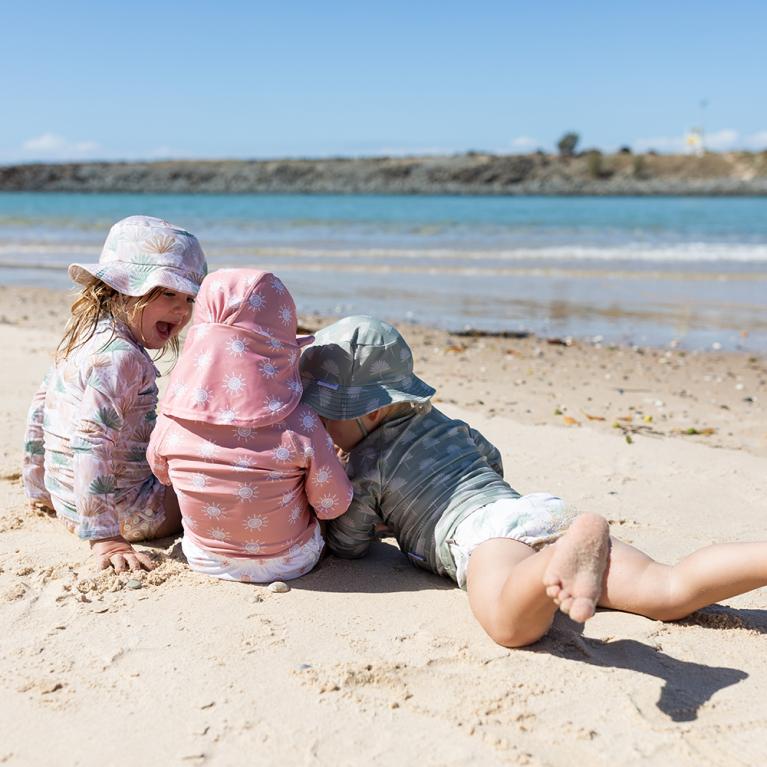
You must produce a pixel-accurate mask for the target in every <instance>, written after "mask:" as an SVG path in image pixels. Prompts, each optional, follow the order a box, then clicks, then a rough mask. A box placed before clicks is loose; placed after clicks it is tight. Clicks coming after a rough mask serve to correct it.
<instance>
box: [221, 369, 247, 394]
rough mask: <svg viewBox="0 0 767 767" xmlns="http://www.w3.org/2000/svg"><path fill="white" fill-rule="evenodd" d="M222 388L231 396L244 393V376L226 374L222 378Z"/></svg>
mask: <svg viewBox="0 0 767 767" xmlns="http://www.w3.org/2000/svg"><path fill="white" fill-rule="evenodd" d="M224 386H225V387H226V389H227V391H229V392H231V393H232V394H241V393H242V392H244V391H245V376H243V375H242V374H240V373H228V374H227V375H225V376H224Z"/></svg>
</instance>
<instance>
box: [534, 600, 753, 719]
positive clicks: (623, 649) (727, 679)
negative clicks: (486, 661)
mask: <svg viewBox="0 0 767 767" xmlns="http://www.w3.org/2000/svg"><path fill="white" fill-rule="evenodd" d="M709 609H712V610H713V611H715V612H716V613H720V612H721V611H724V610H727V611H728V612H730V613H733V614H734V616H735V617H737V616H738V613H752V614H754V615H755V616H756V617H758V618H760V619H761V621H762V622H764V621H765V619H767V616H766V615H765V614H764V611H759V610H751V611H748V610H746V611H737V610H729V609H728V608H723V607H720V606H719V605H717V606H715V607H714V608H709ZM702 612H704V611H699V612H698V613H695V615H696V616H699V615H700V613H702ZM690 620H691V618H690V619H687V622H689V621H690ZM696 625H705V624H696ZM719 628H722V626H721V625H720V626H719ZM756 630H759V629H756ZM581 631H582V626H580V625H579V624H577V623H573V622H572V621H570V620H568V619H567V618H565V617H564V616H558V617H557V620H556V621H555V624H554V627H553V628H552V629H551V631H550V632H549V634H548V635H547V636H545V637H544V638H543V639H542V640H541V641H540V642H538V643H537V644H535V645H534V646H533V647H531V648H530V651H532V652H547V653H551V654H553V655H557V656H559V657H561V658H567V659H568V660H573V661H576V662H579V663H588V664H591V665H593V666H601V667H603V668H621V669H627V670H630V671H636V672H638V673H640V674H648V675H650V676H654V677H657V678H658V679H661V680H663V687H662V688H661V692H660V697H659V699H658V701H657V703H656V705H657V707H658V709H660V711H661V712H663V713H664V714H665V715H666V716H668V717H669V718H670V719H671V720H673V721H674V722H691V721H694V720H695V719H697V716H698V711H699V709H700V708H701V706H703V705H704V704H705V703H706V702H708V701H709V700H710V699H711V697H712V696H713V695H714V694H715V693H717V692H718V691H719V690H722V689H724V688H725V687H730V686H732V685H734V684H738V682H742V681H743V680H744V679H747V678H748V674H747V673H746V672H745V671H742V670H740V669H737V668H728V667H726V666H707V665H704V664H702V663H694V662H691V661H684V660H678V659H677V658H673V657H672V656H671V655H668V654H666V653H664V652H661V651H660V650H658V649H656V648H654V647H651V646H650V645H647V644H644V643H643V642H639V641H637V640H636V639H617V640H611V641H603V640H601V639H593V638H589V637H584V636H582V635H581Z"/></svg>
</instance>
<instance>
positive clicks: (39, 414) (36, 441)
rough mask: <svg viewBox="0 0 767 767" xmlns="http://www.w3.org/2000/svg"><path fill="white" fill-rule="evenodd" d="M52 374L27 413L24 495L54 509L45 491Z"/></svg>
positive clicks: (48, 375)
mask: <svg viewBox="0 0 767 767" xmlns="http://www.w3.org/2000/svg"><path fill="white" fill-rule="evenodd" d="M50 376H51V372H50V371H48V373H47V374H46V376H45V378H44V379H43V382H42V383H41V384H40V386H39V388H38V389H37V391H36V392H35V395H34V397H32V404H31V405H30V406H29V412H28V413H27V425H26V430H25V432H24V459H23V463H22V477H23V480H24V493H25V495H26V496H27V498H29V500H30V501H33V502H35V503H40V504H44V505H46V506H49V507H51V508H52V507H53V504H52V503H51V496H50V494H49V493H48V491H47V490H46V489H45V467H44V461H45V437H44V432H43V420H44V417H45V395H46V393H47V390H48V381H49V380H50Z"/></svg>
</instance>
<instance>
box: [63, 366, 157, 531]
mask: <svg viewBox="0 0 767 767" xmlns="http://www.w3.org/2000/svg"><path fill="white" fill-rule="evenodd" d="M143 372H144V371H143V367H142V364H141V363H140V362H139V361H138V360H136V359H135V356H134V355H133V353H132V352H127V353H126V352H123V351H115V352H112V353H111V354H110V355H109V364H101V365H99V366H98V367H96V366H94V367H92V368H91V370H90V371H84V375H87V384H86V386H85V389H84V391H83V396H82V400H81V402H80V408H79V412H78V413H77V416H76V422H75V423H74V424H73V433H72V438H71V446H72V452H73V460H72V472H73V478H74V493H75V499H76V508H75V515H74V519H72V520H71V521H72V523H73V525H74V531H75V532H76V533H77V535H78V536H79V537H80V538H82V539H85V540H90V541H97V540H101V539H107V538H110V539H114V538H120V537H121V532H120V518H119V513H118V508H117V505H116V494H117V492H118V490H119V488H118V483H119V479H118V476H119V470H120V468H121V467H120V466H118V465H117V463H116V461H115V450H116V448H117V445H118V444H119V443H121V442H122V441H123V440H124V439H125V436H126V435H125V434H124V433H123V430H124V429H125V428H127V426H126V416H127V415H128V414H129V413H130V411H131V410H132V409H133V408H134V407H135V405H136V402H137V401H138V393H139V391H141V389H142V388H143V387H144V385H145V384H146V381H145V380H144V379H145V376H144V375H143Z"/></svg>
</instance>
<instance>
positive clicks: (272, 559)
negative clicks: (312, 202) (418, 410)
mask: <svg viewBox="0 0 767 767" xmlns="http://www.w3.org/2000/svg"><path fill="white" fill-rule="evenodd" d="M296 327H297V326H296V309H295V305H294V303H293V299H292V298H291V296H290V294H289V293H288V291H287V289H286V288H285V286H284V285H283V283H282V282H281V281H280V280H279V279H278V278H277V277H275V276H274V275H273V274H270V273H268V272H260V271H256V270H254V269H223V270H221V271H218V272H215V273H214V274H211V275H210V276H208V277H207V278H206V279H205V281H204V282H203V285H202V288H201V289H200V294H199V296H198V300H197V305H196V307H195V312H194V322H193V324H192V326H191V327H190V329H189V334H188V336H187V339H186V341H185V344H184V350H183V352H182V354H181V356H180V358H179V362H178V365H177V366H176V368H175V369H174V371H173V376H172V378H171V380H170V385H169V390H168V393H167V395H166V396H165V398H164V399H163V402H162V406H161V411H162V412H161V415H160V417H159V419H158V423H157V426H156V428H155V430H154V432H153V433H152V439H151V442H150V445H149V450H148V453H147V455H148V457H149V461H150V465H151V466H152V469H153V470H154V472H155V474H156V475H157V476H158V477H159V478H160V479H161V480H162V481H163V482H165V483H166V484H171V483H172V484H173V487H174V488H175V491H176V493H177V495H178V499H179V504H180V506H181V515H182V519H183V526H184V538H183V540H182V547H183V550H184V554H185V555H186V558H187V560H188V562H189V565H190V567H191V568H192V569H193V570H196V571H197V572H201V573H205V574H207V575H211V576H213V577H216V578H223V579H225V580H237V581H254V582H263V581H271V580H276V579H279V580H287V579H291V578H297V577H299V576H301V575H304V574H305V573H307V572H309V570H311V569H312V568H313V567H314V566H315V564H316V563H317V561H318V560H319V558H320V554H321V552H322V549H323V546H324V543H323V540H322V534H321V532H320V526H319V524H318V521H317V519H318V518H319V519H331V518H333V517H337V516H339V515H340V514H343V512H344V511H346V509H347V507H348V506H349V502H350V501H351V485H350V483H349V481H348V480H347V478H346V473H345V472H344V469H343V467H342V466H341V464H340V463H339V461H338V458H337V456H336V453H335V450H334V447H333V441H332V440H331V439H330V437H329V436H328V434H327V432H326V431H325V429H324V427H323V426H322V423H321V422H320V419H319V418H318V417H317V414H316V413H315V412H314V411H313V410H312V408H311V407H308V406H307V405H300V404H299V403H300V399H301V391H302V389H301V380H300V378H299V375H298V357H299V353H300V346H301V345H303V344H305V343H308V342H310V341H311V340H312V338H311V337H306V338H303V339H297V338H296Z"/></svg>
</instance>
